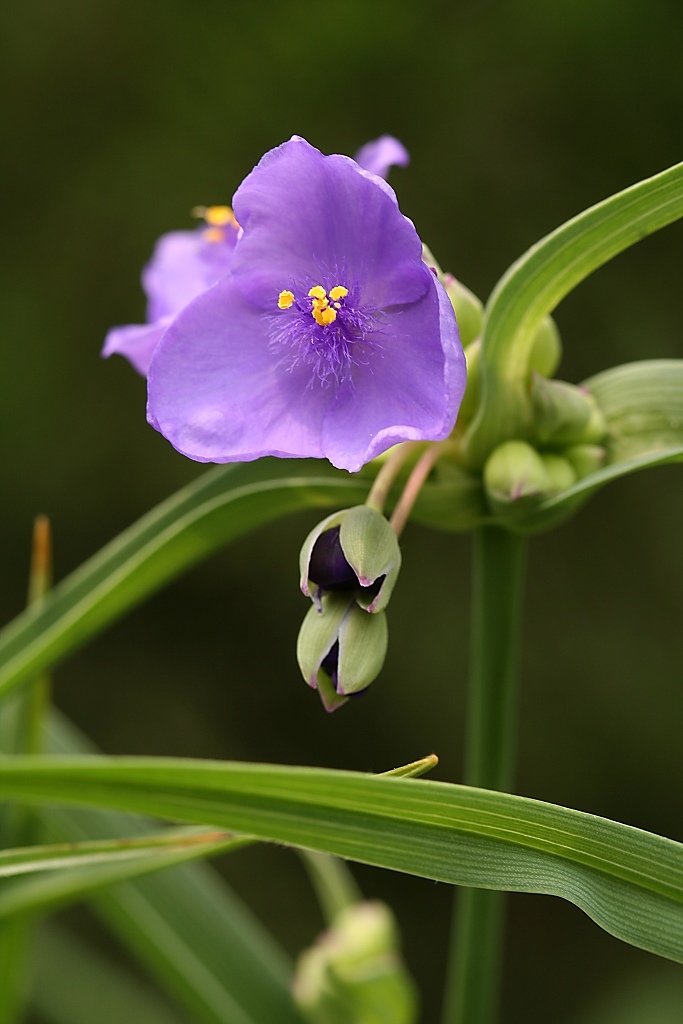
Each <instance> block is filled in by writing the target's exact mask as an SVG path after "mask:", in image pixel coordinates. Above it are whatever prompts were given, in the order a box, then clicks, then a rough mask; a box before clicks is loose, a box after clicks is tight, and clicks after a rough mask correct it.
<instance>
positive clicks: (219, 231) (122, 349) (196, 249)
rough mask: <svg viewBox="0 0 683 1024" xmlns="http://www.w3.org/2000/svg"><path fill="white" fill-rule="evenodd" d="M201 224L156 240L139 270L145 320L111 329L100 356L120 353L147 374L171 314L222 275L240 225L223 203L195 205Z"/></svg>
mask: <svg viewBox="0 0 683 1024" xmlns="http://www.w3.org/2000/svg"><path fill="white" fill-rule="evenodd" d="M197 213H198V215H199V216H201V217H203V218H204V221H205V223H204V225H202V227H199V228H196V229H195V230H194V231H171V232H170V233H169V234H167V235H162V236H161V238H160V239H159V241H158V242H157V244H156V246H155V249H154V254H153V256H152V259H151V260H150V262H149V263H148V264H147V266H146V267H145V269H144V270H143V272H142V286H143V288H144V290H145V294H146V295H147V299H148V303H147V321H148V322H147V323H146V324H132V325H130V326H128V327H113V328H112V329H111V331H109V333H108V334H107V337H106V338H105V342H104V347H103V349H102V355H103V356H110V355H112V354H113V353H118V354H119V355H122V356H125V357H126V358H127V359H128V360H129V361H130V362H131V363H132V365H133V366H134V367H135V369H136V370H137V371H138V373H141V374H142V375H143V376H146V374H147V371H148V369H149V364H150V362H151V359H152V354H153V353H154V349H155V348H156V347H157V344H158V343H159V340H160V339H161V336H162V335H163V333H164V331H165V330H166V328H167V327H168V325H169V324H170V323H171V322H172V321H173V318H174V317H175V316H176V315H177V314H178V313H179V312H180V310H181V309H183V308H184V307H185V306H186V305H187V304H188V302H190V301H191V300H192V299H194V298H195V297H196V296H197V295H200V294H201V293H202V292H204V291H206V289H207V288H210V287H211V285H214V284H215V283H216V281H218V280H220V278H221V277H223V275H224V274H225V273H226V271H227V270H228V267H229V265H230V259H231V257H232V251H233V249H234V248H235V242H236V241H237V235H238V231H239V225H238V224H237V221H236V220H235V216H234V214H233V212H232V210H231V209H230V207H228V206H210V207H209V208H208V209H202V208H200V209H198V210H197Z"/></svg>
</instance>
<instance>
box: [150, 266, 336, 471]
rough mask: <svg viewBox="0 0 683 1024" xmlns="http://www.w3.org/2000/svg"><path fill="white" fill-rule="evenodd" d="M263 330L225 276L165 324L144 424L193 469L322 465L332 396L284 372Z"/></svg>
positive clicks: (297, 372)
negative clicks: (274, 459) (267, 463)
mask: <svg viewBox="0 0 683 1024" xmlns="http://www.w3.org/2000/svg"><path fill="white" fill-rule="evenodd" d="M269 342H270V339H269V335H268V322H267V318H266V317H264V315H263V313H262V312H261V310H259V309H258V308H257V307H255V306H253V305H252V304H251V303H249V302H247V301H246V300H245V299H244V296H243V295H242V293H241V292H240V290H239V289H238V288H237V286H236V285H235V283H234V281H233V280H232V278H231V277H230V276H228V277H225V278H223V279H222V280H221V281H220V282H219V283H218V284H217V285H215V286H214V287H213V288H211V289H209V290H208V291H206V292H204V293H203V294H202V295H200V296H198V297H197V298H196V299H195V300H194V301H193V302H191V303H190V304H189V305H188V306H187V307H186V308H185V309H184V310H183V311H182V312H181V313H180V314H179V315H178V316H177V317H176V318H175V320H174V321H173V323H172V324H171V326H170V327H169V328H168V330H167V331H166V333H165V335H164V338H163V340H162V342H161V343H160V345H159V346H158V347H157V350H156V352H155V354H154V358H153V360H152V365H151V367H150V371H149V376H148V383H149V402H148V419H149V421H150V423H151V424H152V426H154V427H156V429H157V430H159V431H160V432H161V433H162V434H163V435H164V436H165V437H166V438H168V440H169V441H170V442H171V444H172V445H173V446H174V447H175V448H177V449H178V451H180V452H182V453H183V454H184V455H187V456H189V458H191V459H195V460H196V461H198V462H238V461H241V462H249V461H251V460H252V459H257V458H260V457H261V456H264V455H277V456H281V457H285V458H286V457H300V458H308V457H312V458H321V457H322V455H323V453H322V449H321V436H322V423H323V419H324V417H325V414H326V411H327V409H328V407H329V405H330V402H331V401H333V398H334V391H333V389H332V388H325V387H322V386H318V387H311V386H309V385H310V369H309V368H308V367H305V366H304V367H294V368H293V369H287V368H286V367H285V366H283V364H282V362H281V361H279V360H278V358H277V357H276V356H274V355H273V352H272V351H271V349H270V347H269Z"/></svg>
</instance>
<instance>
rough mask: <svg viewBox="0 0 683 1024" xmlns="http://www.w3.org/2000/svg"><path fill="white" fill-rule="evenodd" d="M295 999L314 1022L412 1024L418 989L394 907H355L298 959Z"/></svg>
mask: <svg viewBox="0 0 683 1024" xmlns="http://www.w3.org/2000/svg"><path fill="white" fill-rule="evenodd" d="M294 998H295V1000H296V1002H297V1005H298V1006H299V1008H300V1009H301V1011H302V1012H303V1014H304V1016H305V1017H306V1019H307V1020H308V1021H310V1022H311V1024H386V1022H387V1021H391V1024H413V1022H414V1021H415V1019H416V1016H417V999H416V993H415V986H414V985H413V982H412V979H411V977H410V975H409V974H408V972H407V971H406V969H405V967H404V965H403V962H402V960H401V957H400V955H399V952H398V931H397V928H396V924H395V921H394V917H393V914H392V913H391V911H390V909H389V908H388V907H387V906H386V905H385V904H384V903H380V902H378V901H373V902H363V903H354V904H353V905H352V906H350V907H346V908H345V909H344V910H342V911H341V913H339V914H337V916H336V917H335V919H334V921H333V923H332V927H331V928H330V929H329V930H328V931H326V932H324V933H323V934H322V935H321V936H320V937H319V939H318V941H317V942H316V944H315V945H314V946H313V947H312V948H311V949H309V950H307V951H306V952H305V953H302V955H301V956H300V957H299V962H298V964H297V970H296V975H295V979H294Z"/></svg>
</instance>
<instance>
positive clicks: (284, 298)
mask: <svg viewBox="0 0 683 1024" xmlns="http://www.w3.org/2000/svg"><path fill="white" fill-rule="evenodd" d="M293 303H294V292H288V291H284V292H280V294H279V295H278V297H277V304H278V306H279V307H280V309H289V307H290V306H291V305H292V304H293Z"/></svg>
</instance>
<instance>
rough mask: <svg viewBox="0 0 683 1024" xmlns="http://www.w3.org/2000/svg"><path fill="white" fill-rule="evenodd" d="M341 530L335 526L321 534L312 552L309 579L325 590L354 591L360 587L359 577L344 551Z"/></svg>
mask: <svg viewBox="0 0 683 1024" xmlns="http://www.w3.org/2000/svg"><path fill="white" fill-rule="evenodd" d="M340 529H341V527H339V526H333V527H332V529H331V530H325V532H324V533H321V534H320V536H319V537H318V539H317V540H316V542H315V544H314V545H313V550H312V552H311V560H310V562H309V564H308V578H309V579H310V580H312V581H313V583H316V584H317V585H318V586H319V587H321V588H322V589H323V590H353V589H354V588H355V587H357V586H358V577H357V576H356V574H355V572H354V571H353V569H352V568H351V566H350V565H349V563H348V562H347V560H346V556H345V554H344V552H343V551H342V546H341V541H340V540H339V531H340Z"/></svg>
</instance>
